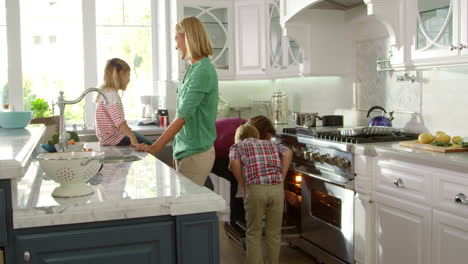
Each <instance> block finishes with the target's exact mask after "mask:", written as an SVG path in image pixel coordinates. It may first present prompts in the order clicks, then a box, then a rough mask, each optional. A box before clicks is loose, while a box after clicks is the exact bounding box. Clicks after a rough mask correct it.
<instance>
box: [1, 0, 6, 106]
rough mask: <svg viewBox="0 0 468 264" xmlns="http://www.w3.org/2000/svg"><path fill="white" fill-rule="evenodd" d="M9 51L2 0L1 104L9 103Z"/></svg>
mask: <svg viewBox="0 0 468 264" xmlns="http://www.w3.org/2000/svg"><path fill="white" fill-rule="evenodd" d="M7 56H8V52H7V39H6V14H5V1H3V0H1V1H0V95H1V96H0V105H2V106H3V105H4V104H8V67H7V66H8V57H7Z"/></svg>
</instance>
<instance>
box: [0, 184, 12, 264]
mask: <svg viewBox="0 0 468 264" xmlns="http://www.w3.org/2000/svg"><path fill="white" fill-rule="evenodd" d="M10 186H11V183H10V180H0V248H2V247H4V246H6V245H7V244H8V235H7V233H8V232H7V230H8V228H9V227H10V226H11V214H12V209H11V192H10V189H11V187H10ZM2 258H3V256H2Z"/></svg>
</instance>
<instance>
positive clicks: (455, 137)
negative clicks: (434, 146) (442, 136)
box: [452, 136, 463, 145]
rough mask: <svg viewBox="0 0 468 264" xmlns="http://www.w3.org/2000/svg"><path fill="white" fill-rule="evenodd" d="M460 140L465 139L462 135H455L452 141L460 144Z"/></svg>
mask: <svg viewBox="0 0 468 264" xmlns="http://www.w3.org/2000/svg"><path fill="white" fill-rule="evenodd" d="M459 140H463V138H462V137H460V136H454V137H453V138H452V143H453V144H457V145H458V141H459Z"/></svg>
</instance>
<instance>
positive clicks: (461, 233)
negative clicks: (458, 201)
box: [432, 210, 468, 264]
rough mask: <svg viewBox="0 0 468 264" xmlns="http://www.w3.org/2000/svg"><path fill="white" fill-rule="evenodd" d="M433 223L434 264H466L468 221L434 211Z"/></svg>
mask: <svg viewBox="0 0 468 264" xmlns="http://www.w3.org/2000/svg"><path fill="white" fill-rule="evenodd" d="M432 222H433V223H432V264H458V263H466V261H467V259H468V250H467V245H468V219H467V218H465V217H460V216H456V215H453V214H449V213H446V212H442V211H439V210H434V214H433V220H432Z"/></svg>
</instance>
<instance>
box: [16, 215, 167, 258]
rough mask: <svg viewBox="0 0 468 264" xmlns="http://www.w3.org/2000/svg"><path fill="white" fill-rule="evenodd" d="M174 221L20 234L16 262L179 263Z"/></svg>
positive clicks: (17, 238) (17, 239) (17, 240)
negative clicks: (176, 252) (176, 259)
mask: <svg viewBox="0 0 468 264" xmlns="http://www.w3.org/2000/svg"><path fill="white" fill-rule="evenodd" d="M174 236H175V231H174V224H173V223H172V222H160V223H151V224H138V225H129V226H119V227H107V228H96V229H83V230H74V231H63V232H53V233H39V234H31V235H18V236H17V237H16V243H17V245H16V246H17V247H16V263H20V264H21V263H24V264H30V263H41V264H47V263H53V264H82V263H86V264H98V263H112V264H119V263H122V264H123V263H138V264H144V263H148V264H149V263H175V241H174V239H173V237H174Z"/></svg>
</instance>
